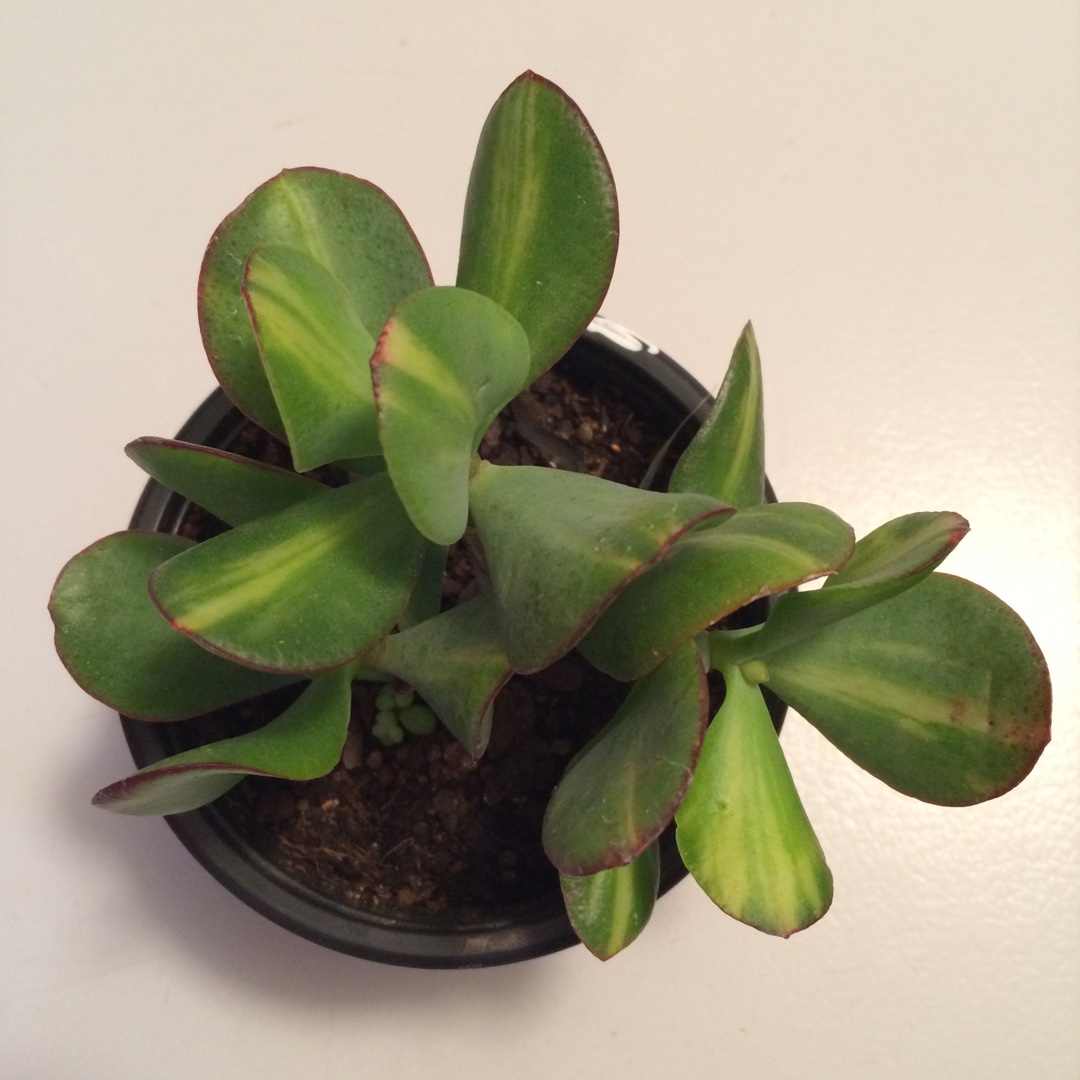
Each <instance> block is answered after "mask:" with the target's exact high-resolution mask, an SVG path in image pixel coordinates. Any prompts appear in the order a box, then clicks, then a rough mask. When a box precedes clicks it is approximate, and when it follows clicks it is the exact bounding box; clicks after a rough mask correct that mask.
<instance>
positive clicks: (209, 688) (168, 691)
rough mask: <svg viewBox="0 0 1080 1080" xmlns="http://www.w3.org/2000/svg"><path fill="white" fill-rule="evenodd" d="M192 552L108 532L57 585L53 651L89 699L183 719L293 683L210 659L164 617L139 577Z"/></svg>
mask: <svg viewBox="0 0 1080 1080" xmlns="http://www.w3.org/2000/svg"><path fill="white" fill-rule="evenodd" d="M193 547H194V545H193V544H192V542H191V541H190V540H185V539H184V538H183V537H180V536H172V535H169V534H167V533H148V532H134V531H133V532H121V533H114V534H113V535H111V536H106V537H105V538H104V539H102V540H99V541H97V543H95V544H92V545H91V546H90V547H88V548H87V549H86V550H85V551H82V552H80V553H79V554H78V555H76V556H75V557H74V558H73V559H72V560H71V561H70V562H69V563H68V564H67V565H66V566H65V567H64V569H63V570H61V571H60V576H59V577H58V578H57V581H56V585H55V587H54V588H53V593H52V597H51V599H50V600H49V611H50V613H51V615H52V618H53V622H54V623H55V625H56V651H57V653H58V654H59V656H60V659H61V660H62V661H63V663H64V666H65V667H66V668H67V669H68V671H69V672H70V673H71V676H72V678H73V679H74V680H75V681H76V682H77V683H78V684H79V685H80V686H81V687H82V688H83V689H84V690H85V691H86V692H87V693H88V694H91V695H93V696H94V697H95V698H97V699H98V700H99V701H101V702H104V704H106V705H108V706H109V707H110V708H113V709H116V710H117V712H121V713H123V714H124V715H125V716H134V717H137V718H138V719H140V720H184V719H187V718H188V717H191V716H198V715H199V714H200V713H204V712H208V711H209V710H211V709H217V708H220V707H221V706H223V705H231V704H233V703H234V702H237V701H244V700H246V699H247V698H250V697H256V696H257V695H259V694H263V693H265V692H266V691H268V690H273V689H274V688H275V687H278V686H283V685H285V684H286V683H288V682H291V681H294V680H291V679H288V678H284V677H282V676H274V675H268V674H266V673H265V672H261V671H252V670H251V669H250V668H245V667H239V666H238V665H236V664H231V663H229V661H227V660H224V659H222V658H221V657H219V656H214V655H213V654H212V653H209V652H207V651H206V650H205V649H201V648H199V646H198V645H197V644H196V643H195V642H194V641H192V640H191V639H190V638H188V637H185V636H184V635H183V634H180V633H177V631H176V630H174V629H173V628H172V627H171V626H170V625H169V624H168V622H167V621H166V620H165V619H164V618H162V615H161V612H160V611H158V609H157V608H156V607H155V606H154V603H153V601H152V600H151V599H150V594H149V592H148V591H147V587H146V582H147V578H148V577H149V575H150V573H151V571H152V570H154V569H155V568H156V567H158V566H160V565H161V564H162V563H164V562H165V561H167V560H168V559H170V558H173V557H174V556H176V555H177V554H179V553H181V552H184V551H189V550H191V549H192V548H193Z"/></svg>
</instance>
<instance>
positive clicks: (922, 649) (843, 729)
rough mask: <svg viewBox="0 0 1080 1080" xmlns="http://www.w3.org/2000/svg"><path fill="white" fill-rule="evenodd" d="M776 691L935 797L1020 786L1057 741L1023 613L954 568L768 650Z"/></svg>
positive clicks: (839, 741) (834, 736) (848, 749)
mask: <svg viewBox="0 0 1080 1080" xmlns="http://www.w3.org/2000/svg"><path fill="white" fill-rule="evenodd" d="M765 663H766V664H767V667H768V682H769V686H770V687H771V688H772V689H773V690H775V691H776V692H777V693H778V694H779V695H780V696H781V697H782V698H783V699H784V700H785V701H786V702H787V703H788V704H789V705H791V706H792V707H793V708H795V709H797V710H798V711H799V712H800V713H801V714H802V715H803V716H805V717H806V719H807V720H809V721H810V723H812V724H813V725H814V726H815V727H816V728H817V729H818V730H819V731H820V732H821V733H822V734H823V735H824V736H825V737H826V738H827V739H828V740H829V741H830V742H832V743H833V744H834V745H835V746H837V747H838V748H839V749H840V750H842V751H843V752H844V753H845V754H847V756H848V757H850V758H851V759H852V760H853V761H854V762H855V763H856V764H858V765H860V766H861V767H862V768H864V769H866V770H867V772H870V773H872V774H873V775H874V776H876V777H878V778H879V779H880V780H883V781H885V783H886V784H888V785H890V786H891V787H894V788H896V789H897V790H898V791H902V792H904V793H905V794H906V795H912V796H914V797H915V798H917V799H923V800H924V801H926V802H932V803H940V804H942V805H946V806H963V805H968V804H970V803H976V802H982V801H983V800H985V799H992V798H994V797H996V796H998V795H1001V794H1003V793H1004V792H1006V791H1008V790H1009V789H1010V788H1012V787H1015V786H1016V785H1017V784H1018V783H1019V782H1020V781H1021V780H1022V779H1023V778H1024V777H1025V776H1026V775H1027V774H1028V773H1029V772H1030V771H1031V768H1032V767H1033V766H1034V764H1035V762H1036V760H1037V759H1038V757H1039V755H1040V754H1041V753H1042V749H1043V747H1044V746H1045V745H1046V743H1047V742H1048V741H1049V739H1050V700H1051V693H1050V677H1049V674H1048V672H1047V669H1046V663H1045V661H1044V660H1043V657H1042V653H1041V652H1040V651H1039V647H1038V645H1036V643H1035V640H1034V638H1033V637H1032V636H1031V632H1030V631H1029V630H1028V628H1027V627H1026V626H1025V625H1024V623H1023V621H1022V620H1021V619H1020V617H1019V616H1018V615H1017V614H1016V612H1014V611H1013V610H1012V609H1011V608H1009V607H1008V606H1007V605H1006V604H1004V603H1003V602H1002V601H1001V600H999V599H998V598H997V597H996V596H994V595H993V594H991V593H988V592H987V591H986V590H985V589H981V588H979V587H978V586H977V585H973V584H972V583H971V582H970V581H965V580H963V579H962V578H955V577H951V576H950V575H948V574H931V575H930V576H929V577H927V578H925V579H924V580H923V581H921V582H919V584H917V585H915V586H914V587H913V588H911V589H908V590H907V591H906V592H903V593H901V594H900V595H898V596H895V597H893V598H892V599H890V600H886V601H885V602H884V603H882V604H879V605H878V606H876V607H872V608H868V609H867V610H865V611H862V612H860V613H859V614H857V615H852V616H851V617H850V618H847V619H844V620H843V621H842V622H838V623H836V624H834V625H833V626H830V627H828V628H827V629H825V630H823V631H821V632H820V633H818V634H815V635H813V636H811V637H807V638H803V639H802V640H800V641H798V642H797V643H795V644H794V645H791V646H789V647H788V648H786V649H782V650H780V651H778V652H774V653H770V654H769V656H768V657H767V658H766V660H765Z"/></svg>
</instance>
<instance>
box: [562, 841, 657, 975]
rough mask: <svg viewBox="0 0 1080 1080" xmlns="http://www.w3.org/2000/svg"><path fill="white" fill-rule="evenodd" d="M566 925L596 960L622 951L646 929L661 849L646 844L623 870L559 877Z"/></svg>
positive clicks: (616, 869)
mask: <svg viewBox="0 0 1080 1080" xmlns="http://www.w3.org/2000/svg"><path fill="white" fill-rule="evenodd" d="M559 882H560V884H561V885H562V894H563V901H564V902H565V904H566V913H567V915H569V916H570V924H571V925H572V926H573V928H574V931H575V933H576V934H577V936H578V937H579V938H581V940H582V942H583V943H584V945H585V947H586V948H587V949H588V950H589V952H591V953H592V954H593V956H596V957H598V958H599V959H601V960H608V959H610V958H611V957H612V956H614V955H615V954H616V953H617V952H621V951H622V950H623V949H625V948H626V946H627V945H629V944H630V942H632V941H633V940H634V939H635V938H636V937H637V936H638V934H640V933H641V931H642V930H644V929H645V924H646V923H647V922H648V921H649V916H650V915H652V910H653V906H654V905H655V904H656V894H657V892H658V890H659V887H660V850H659V848H658V846H657V845H656V844H655V843H654V844H650V845H649V846H648V847H647V848H646V849H645V850H644V851H643V852H642V853H641V854H640V855H638V856H637V858H636V859H634V860H633V861H632V862H629V863H627V864H626V865H625V866H615V867H612V868H611V869H610V870H601V871H600V872H599V873H597V874H589V875H587V876H585V877H570V876H568V875H567V874H561V875H560V876H559Z"/></svg>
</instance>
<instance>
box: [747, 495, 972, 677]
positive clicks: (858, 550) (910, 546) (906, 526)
mask: <svg viewBox="0 0 1080 1080" xmlns="http://www.w3.org/2000/svg"><path fill="white" fill-rule="evenodd" d="M967 531H968V523H967V522H966V521H965V520H964V519H963V518H962V517H961V516H960V515H959V514H953V513H947V512H942V513H921V514H907V515H905V516H904V517H898V518H894V519H893V520H892V521H889V522H886V523H885V524H884V525H882V526H880V527H879V528H877V529H875V530H874V531H873V532H871V533H868V534H867V535H866V536H864V537H863V538H862V539H861V540H860V541H859V542H858V543H857V544H856V545H855V550H854V551H853V552H852V555H851V558H850V559H848V561H847V562H846V563H845V564H844V565H843V567H842V568H841V569H840V572H839V573H838V574H836V575H835V576H833V577H831V578H829V579H828V580H827V581H826V582H825V585H824V586H823V587H822V588H821V589H818V590H816V591H814V592H806V593H789V594H788V595H786V596H782V597H780V598H779V599H778V600H777V602H776V604H775V606H774V607H773V610H772V611H771V612H770V614H769V620H768V622H767V623H766V624H765V626H764V627H763V628H762V630H761V632H760V633H758V634H756V635H754V636H753V637H752V638H750V637H747V638H744V639H741V640H740V641H739V642H737V643H734V645H735V649H736V650H738V652H737V654H736V655H737V656H738V659H740V660H742V659H746V658H748V657H750V656H764V655H767V654H768V653H770V652H773V651H774V650H776V649H781V648H784V647H785V646H787V645H791V644H793V643H794V642H796V641H798V640H800V639H801V638H805V637H808V636H810V635H812V634H815V633H817V632H818V631H820V630H823V629H825V627H827V626H831V625H832V624H833V623H835V622H839V621H840V620H841V619H846V618H848V617H849V616H850V615H854V614H856V613H857V612H859V611H863V610H864V609H866V608H868V607H872V606H873V605H874V604H880V603H881V602H882V601H883V600H887V599H888V598H889V597H890V596H896V595H897V594H898V593H901V592H904V591H905V590H906V589H910V588H911V587H912V586H913V585H917V584H918V583H919V582H920V581H922V579H923V578H925V577H926V576H927V574H929V573H930V572H931V571H932V570H933V569H934V567H936V566H937V565H938V564H939V563H940V562H941V561H942V559H944V558H945V556H946V555H948V554H949V552H950V551H952V549H953V548H954V547H956V545H957V544H958V543H960V541H961V540H962V539H963V538H964V536H965V535H966V534H967Z"/></svg>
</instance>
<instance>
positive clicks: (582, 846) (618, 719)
mask: <svg viewBox="0 0 1080 1080" xmlns="http://www.w3.org/2000/svg"><path fill="white" fill-rule="evenodd" d="M708 706H709V691H708V687H707V686H706V683H705V669H704V667H703V665H702V662H701V656H700V654H699V653H698V650H697V648H696V646H695V645H694V643H693V642H688V643H687V644H686V645H684V646H683V647H682V648H681V649H680V650H679V651H678V652H676V653H674V654H673V655H672V656H671V657H670V658H669V659H668V660H666V661H665V662H664V663H663V664H661V665H660V666H659V667H658V668H656V670H655V671H652V672H650V673H649V674H648V675H646V676H645V678H644V679H642V680H641V681H640V682H638V683H635V684H634V686H633V688H632V689H631V690H630V693H629V695H628V696H627V698H626V701H624V702H623V704H622V706H621V707H620V708H619V711H618V712H617V713H616V714H615V716H614V717H613V718H612V719H611V721H610V722H609V723H608V724H607V725H606V726H605V727H604V729H603V731H601V732H600V734H599V735H598V736H597V737H596V738H595V739H593V740H592V742H590V743H589V745H588V746H586V747H585V749H584V750H582V751H581V753H580V754H578V755H577V757H575V758H574V760H573V761H572V762H571V763H570V766H569V768H567V770H566V773H565V775H564V776H563V778H562V780H560V781H559V786H558V787H557V788H556V789H555V792H554V794H553V795H552V797H551V801H550V802H549V803H548V808H547V813H546V814H545V815H544V828H543V842H544V851H545V852H546V853H547V856H548V858H549V859H550V860H551V861H552V863H553V864H554V866H555V868H556V869H557V870H559V871H560V872H561V873H563V874H573V875H581V874H594V873H596V872H597V871H599V870H606V869H609V868H610V867H613V866H624V865H625V864H626V863H628V862H630V860H631V859H634V858H635V857H636V856H637V855H638V854H640V852H641V851H643V850H644V849H645V848H646V847H648V845H649V844H651V843H652V842H653V840H655V839H656V837H658V836H659V835H660V833H661V832H663V831H664V829H665V828H667V826H668V824H669V822H670V821H671V819H672V818H673V817H674V816H675V808H676V807H677V806H678V805H679V803H680V802H681V801H682V797H683V795H684V794H685V792H686V788H687V785H689V783H690V778H691V777H692V776H693V774H694V763H695V762H696V761H697V756H698V752H699V751H700V749H701V740H702V738H703V736H704V734H705V725H706V723H707V722H708V719H709V716H708Z"/></svg>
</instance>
